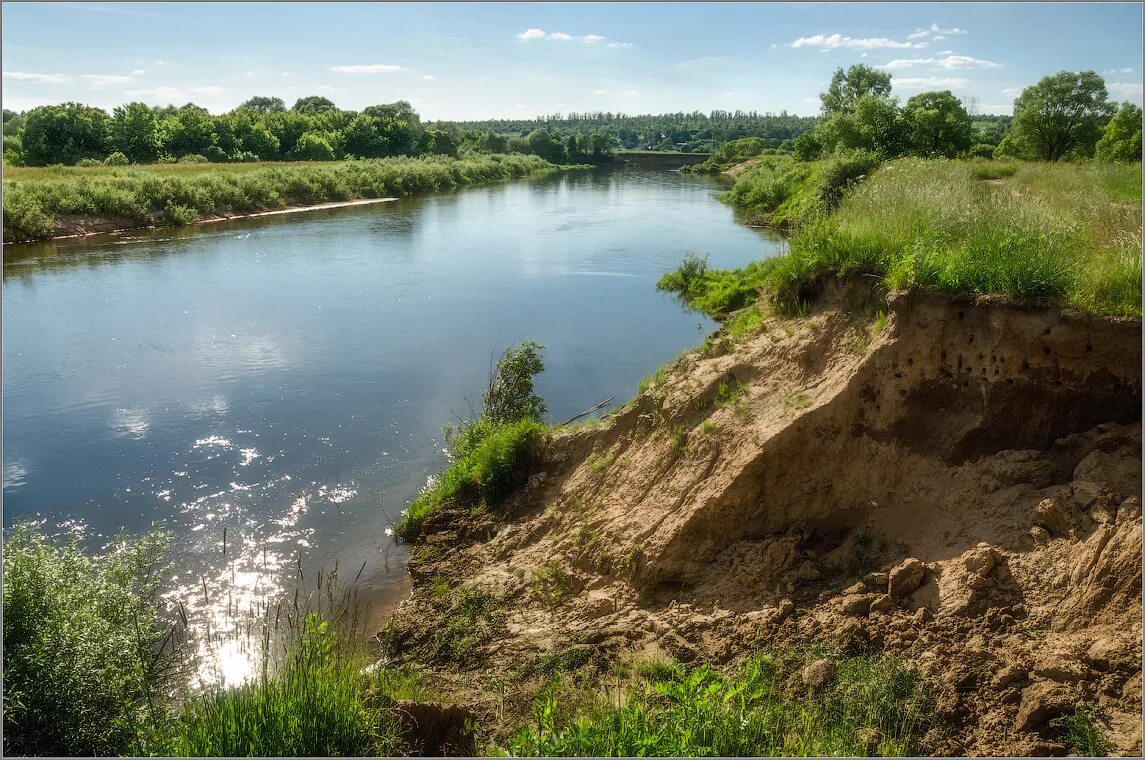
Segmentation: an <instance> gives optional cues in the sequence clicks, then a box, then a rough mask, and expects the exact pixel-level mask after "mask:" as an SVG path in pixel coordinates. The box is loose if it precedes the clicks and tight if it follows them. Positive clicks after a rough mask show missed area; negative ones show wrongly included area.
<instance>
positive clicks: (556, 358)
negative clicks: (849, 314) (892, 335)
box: [3, 169, 783, 682]
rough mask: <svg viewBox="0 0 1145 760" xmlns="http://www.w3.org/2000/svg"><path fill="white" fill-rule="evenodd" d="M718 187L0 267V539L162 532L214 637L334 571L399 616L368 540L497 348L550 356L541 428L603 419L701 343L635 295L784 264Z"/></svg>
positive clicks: (229, 659)
mask: <svg viewBox="0 0 1145 760" xmlns="http://www.w3.org/2000/svg"><path fill="white" fill-rule="evenodd" d="M721 187H722V185H721V184H720V182H719V181H718V180H716V179H713V178H709V177H698V176H690V175H681V174H678V173H674V172H667V171H659V172H653V171H642V170H631V169H630V170H613V171H597V172H576V173H565V174H560V175H552V176H546V177H541V178H531V179H526V180H521V181H516V182H513V183H508V184H498V185H488V186H481V187H475V188H468V189H464V190H460V191H457V192H455V193H450V194H439V195H431V196H425V197H420V198H414V199H405V200H400V201H396V202H392V203H385V204H378V205H372V206H364V207H359V208H346V209H338V210H328V211H316V212H310V213H305V214H299V215H297V216H290V215H285V216H279V217H268V218H263V219H257V220H248V221H234V222H225V223H220V224H212V225H206V226H200V227H196V228H193V229H185V230H178V231H171V230H165V231H153V232H146V233H124V234H122V235H112V236H101V237H98V238H94V237H93V238H87V239H84V240H80V241H60V242H58V243H46V244H37V245H21V246H11V245H10V246H5V249H4V290H3V298H4V300H3V361H4V365H3V366H4V392H3V393H4V395H3V401H4V407H3V413H4V480H3V482H4V491H3V493H4V524H5V527H6V528H7V527H10V526H11V525H12V524H13V523H14V522H17V521H21V520H33V521H35V522H37V523H38V524H40V525H41V526H42V527H43V529H44V530H45V531H47V532H50V533H64V532H71V533H75V534H77V535H79V536H80V537H81V539H82V541H83V542H84V543H85V545H87V546H88V547H89V548H91V549H94V550H99V549H101V548H105V547H106V546H108V545H109V543H110V542H111V541H112V540H113V539H114V537H115V536H116V535H117V534H118V533H119V532H121V531H123V532H125V533H127V534H128V535H138V534H140V533H142V532H144V531H146V530H148V529H149V528H150V527H151V526H152V525H153V524H161V525H162V526H164V527H165V528H166V529H168V530H170V531H171V532H172V533H173V536H174V542H173V553H172V557H173V558H174V561H175V569H174V575H173V577H172V578H171V585H170V588H171V589H172V591H171V596H172V598H178V599H180V600H182V601H184V602H185V603H186V606H187V607H188V609H189V610H190V613H191V616H192V617H193V618H194V619H195V620H199V621H202V620H206V619H211V620H213V621H214V623H215V627H216V630H217V629H219V628H220V627H222V626H224V625H225V624H226V622H225V621H226V620H227V619H228V615H229V614H230V613H229V612H228V614H224V613H223V606H224V605H225V606H226V609H227V610H228V611H233V610H235V609H238V608H239V607H241V606H243V605H246V606H250V605H252V604H257V603H258V602H260V601H265V600H268V599H271V600H273V599H274V598H276V597H278V596H279V595H281V594H283V593H285V592H288V591H289V590H290V588H291V586H292V584H293V583H294V581H295V579H296V578H297V575H298V573H299V572H300V570H301V572H302V573H311V574H313V573H315V572H318V571H319V570H320V569H326V570H329V569H330V568H332V567H333V566H334V565H335V563H337V565H338V566H339V567H340V568H341V574H342V577H350V578H352V577H354V576H357V578H358V580H357V586H358V589H359V592H360V594H361V596H362V597H364V598H366V599H368V600H369V601H370V603H371V606H372V607H373V608H374V609H384V608H385V607H387V606H389V605H392V603H393V602H394V601H395V600H397V599H398V598H400V597H401V596H402V595H404V594H406V593H408V580H407V576H406V573H405V570H404V567H403V555H402V549H401V547H400V546H398V545H397V544H395V543H394V540H393V538H392V537H391V535H390V534H389V531H388V527H389V526H390V525H391V524H392V523H394V522H396V521H397V520H398V519H399V517H400V514H401V511H402V510H403V509H404V508H405V506H406V505H407V504H408V503H409V501H410V500H411V499H412V498H413V497H414V495H415V494H416V493H417V491H418V490H419V489H420V488H421V487H422V486H423V485H424V484H425V482H426V478H427V477H428V476H430V475H432V474H433V473H435V472H437V471H439V470H440V469H442V468H443V467H444V465H445V464H446V460H445V457H444V455H443V451H442V448H443V441H442V436H441V428H442V425H443V424H445V423H449V422H453V421H456V419H457V418H458V417H465V416H468V415H469V414H470V406H469V403H470V402H471V403H472V405H473V406H474V407H476V406H478V405H479V403H480V398H481V390H482V389H483V388H484V386H485V382H486V379H487V376H488V372H489V367H490V358H491V356H492V355H493V353H494V352H495V351H499V349H500V348H502V347H504V346H505V345H506V344H508V343H511V342H515V341H519V340H522V339H532V340H535V341H538V342H540V343H542V344H544V345H545V347H546V348H545V351H544V360H545V372H544V373H543V374H542V375H541V376H540V377H539V378H538V383H537V387H538V391H539V392H540V394H541V395H542V396H543V397H544V398H545V399H546V400H547V402H548V405H549V409H550V418H551V419H553V420H557V421H559V420H563V419H567V418H569V417H571V416H573V415H574V414H576V413H578V412H580V411H582V410H584V409H586V408H588V407H590V406H592V405H593V404H595V403H596V402H598V401H601V400H602V399H604V398H606V397H608V396H613V397H614V398H615V399H616V404H617V405H619V404H621V403H623V402H624V401H626V400H627V399H628V398H629V397H631V396H632V395H633V394H634V393H635V391H636V387H637V384H638V382H639V381H640V379H641V378H642V377H644V376H646V375H648V374H649V373H651V372H653V371H654V370H655V369H656V368H657V367H658V366H659V365H660V364H662V363H664V362H665V361H668V360H670V359H671V358H673V357H674V356H675V355H676V354H678V353H679V352H680V351H681V350H683V349H685V348H688V347H691V346H694V345H696V344H698V343H699V342H700V341H701V340H702V339H703V337H704V336H705V335H706V334H708V333H709V332H710V331H711V330H712V329H713V328H714V323H712V322H711V321H710V320H708V319H707V318H705V317H703V316H701V315H697V314H695V313H692V312H689V311H687V310H685V309H684V308H682V307H681V306H680V304H679V303H678V302H677V301H676V300H675V299H674V298H673V297H671V296H669V295H667V294H664V293H660V292H658V291H657V290H656V289H655V283H656V280H657V278H658V277H659V276H660V275H661V274H662V273H663V272H664V271H666V270H668V269H671V268H673V267H675V266H676V265H677V264H678V263H679V261H680V260H681V258H682V257H683V256H684V254H685V253H687V252H699V253H709V254H710V259H709V263H710V265H711V266H714V267H736V266H742V265H743V264H745V263H747V262H748V261H751V260H753V259H757V258H760V257H766V256H770V255H774V254H775V253H776V252H778V251H779V250H781V248H782V246H783V243H782V241H780V240H779V239H778V238H776V237H774V236H772V235H771V234H770V233H767V232H764V231H762V230H753V229H748V228H746V227H743V226H740V225H737V224H736V222H735V220H734V218H733V213H732V210H731V209H730V208H728V207H727V206H725V205H723V204H721V203H719V202H718V201H717V200H715V195H716V193H717V192H718V191H719V189H721ZM467 399H468V401H467ZM383 492H384V503H383V499H382V494H383ZM224 531H225V534H226V535H225V541H226V551H225V553H224V550H223V549H224V547H223V544H224ZM359 568H361V569H360V570H359ZM209 655H210V656H209V659H210V669H209V673H206V672H205V674H204V678H205V679H207V680H219V681H224V682H233V681H238V680H241V679H242V678H244V677H246V676H247V675H248V674H249V672H250V669H251V660H250V657H249V656H248V654H247V653H246V652H245V650H244V651H240V650H239V648H232V649H228V648H227V647H219V648H216V650H215V651H212V652H210V653H209Z"/></svg>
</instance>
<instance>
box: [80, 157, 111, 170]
mask: <svg viewBox="0 0 1145 760" xmlns="http://www.w3.org/2000/svg"><path fill="white" fill-rule="evenodd" d="M103 165H104V163H103V161H100V160H99V159H98V158H81V159H80V160H79V161H76V166H81V167H85V168H86V167H91V166H103Z"/></svg>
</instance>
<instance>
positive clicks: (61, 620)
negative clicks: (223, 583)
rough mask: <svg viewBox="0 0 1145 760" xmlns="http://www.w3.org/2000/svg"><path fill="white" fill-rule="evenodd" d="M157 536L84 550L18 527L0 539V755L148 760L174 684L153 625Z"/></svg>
mask: <svg viewBox="0 0 1145 760" xmlns="http://www.w3.org/2000/svg"><path fill="white" fill-rule="evenodd" d="M166 540H167V539H166V536H164V535H163V534H160V533H155V534H151V535H148V536H146V537H144V538H143V539H141V540H139V541H137V542H134V543H132V542H127V541H123V540H120V541H117V542H116V544H115V545H114V548H113V549H112V550H111V551H110V552H108V553H107V554H104V555H103V556H99V557H93V556H90V555H88V554H86V553H84V552H83V551H82V550H81V549H80V547H79V545H78V544H77V543H76V542H75V541H74V540H73V541H71V542H68V543H61V542H57V541H53V540H50V539H48V538H46V537H45V536H44V535H43V534H41V533H40V532H39V531H37V530H35V529H34V528H32V527H30V526H27V525H17V526H16V527H15V528H14V529H13V530H12V533H11V535H10V536H9V537H8V538H6V539H5V541H4V752H5V754H9V755H120V754H129V753H130V754H137V753H140V752H143V753H146V752H148V751H149V750H150V749H151V747H150V745H149V741H150V738H151V735H152V734H153V727H154V726H155V725H156V724H157V723H159V722H161V717H162V711H163V708H162V706H161V702H162V701H163V700H164V697H165V692H166V689H167V687H168V686H169V685H170V684H171V683H172V682H173V679H174V678H175V677H176V676H177V675H179V673H178V671H177V665H178V657H177V652H176V650H175V647H174V646H172V645H173V643H174V639H175V632H174V629H173V628H167V627H165V626H164V625H163V624H162V623H161V620H160V616H159V609H160V599H159V584H160V582H161V580H162V578H161V573H162V570H163V565H162V562H161V559H162V555H163V551H164V547H165V544H166Z"/></svg>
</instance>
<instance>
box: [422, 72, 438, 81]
mask: <svg viewBox="0 0 1145 760" xmlns="http://www.w3.org/2000/svg"><path fill="white" fill-rule="evenodd" d="M421 78H422V79H424V80H425V81H427V82H432V81H433V80H435V79H437V77H435V76H434V75H433V74H422V75H421Z"/></svg>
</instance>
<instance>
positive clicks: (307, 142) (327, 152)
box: [289, 132, 334, 161]
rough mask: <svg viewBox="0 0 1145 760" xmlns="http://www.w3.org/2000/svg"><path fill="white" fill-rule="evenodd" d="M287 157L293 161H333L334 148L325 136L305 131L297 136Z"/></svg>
mask: <svg viewBox="0 0 1145 760" xmlns="http://www.w3.org/2000/svg"><path fill="white" fill-rule="evenodd" d="M289 158H291V159H293V160H295V161H333V160H334V148H333V147H332V146H331V145H330V142H329V141H328V140H327V139H326V137H325V136H323V135H320V134H318V133H316V132H306V133H304V134H303V135H302V137H299V138H298V144H297V145H295V146H294V150H293V151H291V155H290V156H289Z"/></svg>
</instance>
